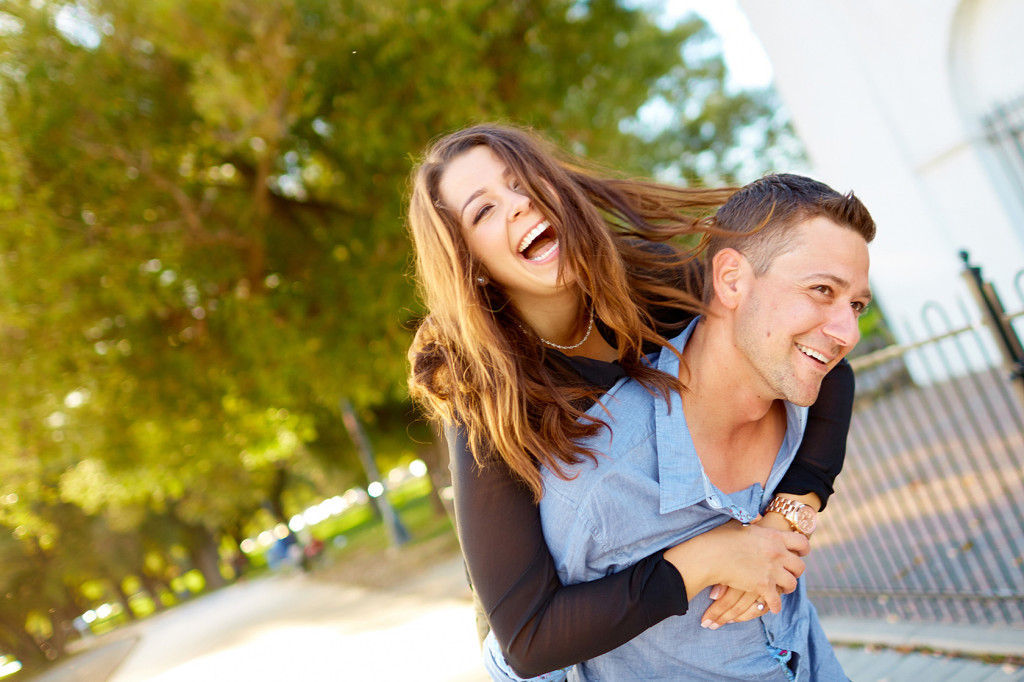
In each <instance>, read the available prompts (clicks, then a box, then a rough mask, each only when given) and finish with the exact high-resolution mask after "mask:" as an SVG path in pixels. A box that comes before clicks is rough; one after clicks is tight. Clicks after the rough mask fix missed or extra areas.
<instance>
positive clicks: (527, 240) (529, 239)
mask: <svg viewBox="0 0 1024 682" xmlns="http://www.w3.org/2000/svg"><path fill="white" fill-rule="evenodd" d="M549 227H551V223H549V222H548V221H546V220H542V221H541V222H540V224H539V225H537V227H535V228H533V229H532V230H530V231H529V232H527V233H526V236H525V237H523V241H521V242H519V253H522V252H523V251H526V249H527V247H528V246H530V244H532V243H533V240H534V239H536V238H537V237H539V236H540V235H541V233H543V232H544V230H546V229H548V228H549ZM549 253H550V251H549ZM545 255H546V254H545ZM530 260H538V259H537V258H531V259H530Z"/></svg>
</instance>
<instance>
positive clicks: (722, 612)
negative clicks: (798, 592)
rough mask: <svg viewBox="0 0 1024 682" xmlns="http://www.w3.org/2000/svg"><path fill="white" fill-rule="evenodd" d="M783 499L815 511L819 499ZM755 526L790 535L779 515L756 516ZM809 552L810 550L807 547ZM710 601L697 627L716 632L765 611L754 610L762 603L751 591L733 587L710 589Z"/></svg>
mask: <svg viewBox="0 0 1024 682" xmlns="http://www.w3.org/2000/svg"><path fill="white" fill-rule="evenodd" d="M786 497H790V498H792V499H795V500H797V501H799V502H803V503H805V504H810V505H812V506H813V507H814V508H815V509H817V508H818V507H819V506H820V504H821V501H820V500H819V498H818V496H817V495H815V494H813V493H811V494H809V495H803V496H798V495H786ZM754 523H756V524H758V525H759V526H762V527H765V528H773V529H775V530H778V531H782V532H791V528H790V525H789V522H788V521H787V520H786V519H785V518H783V516H782V515H781V514H776V513H770V514H768V515H767V516H759V517H758V518H757V519H756V520H755V521H754ZM808 551H810V547H809V546H808ZM801 556H806V554H802V555H801ZM794 587H795V585H794ZM780 589H781V588H780ZM780 593H782V594H786V593H787V592H786V591H784V590H782V591H781V592H780ZM711 598H712V599H713V600H715V603H714V604H712V605H711V606H709V607H708V609H707V611H705V612H704V616H703V618H701V621H700V624H701V627H706V628H710V629H712V630H717V629H718V628H719V627H721V626H722V625H725V624H727V623H742V622H744V621H748V620H753V619H754V618H760V617H761V616H763V615H764V611H765V608H766V606H764V605H762V606H761V608H760V609H759V608H757V607H758V605H759V604H763V603H762V602H761V600H760V599H759V597H758V595H756V594H754V593H751V592H745V591H743V590H739V589H736V588H734V587H729V586H727V585H715V586H713V587H712V588H711Z"/></svg>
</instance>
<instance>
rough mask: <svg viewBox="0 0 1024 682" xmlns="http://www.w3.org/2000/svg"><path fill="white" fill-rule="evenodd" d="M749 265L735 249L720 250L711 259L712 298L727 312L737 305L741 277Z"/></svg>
mask: <svg viewBox="0 0 1024 682" xmlns="http://www.w3.org/2000/svg"><path fill="white" fill-rule="evenodd" d="M749 269H750V264H749V263H748V262H747V259H746V258H745V257H744V256H743V254H742V253H740V252H739V251H737V250H736V249H722V250H721V251H719V252H718V253H716V254H715V257H714V258H712V259H711V283H712V285H713V286H714V290H715V296H714V298H715V299H716V300H717V301H718V302H719V303H721V304H722V305H723V306H725V307H726V308H727V309H729V310H734V309H735V308H736V306H737V305H739V301H740V295H741V293H742V290H743V288H742V284H743V276H744V274H745V272H746V271H747V270H749Z"/></svg>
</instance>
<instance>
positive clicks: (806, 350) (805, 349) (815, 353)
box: [796, 343, 828, 365]
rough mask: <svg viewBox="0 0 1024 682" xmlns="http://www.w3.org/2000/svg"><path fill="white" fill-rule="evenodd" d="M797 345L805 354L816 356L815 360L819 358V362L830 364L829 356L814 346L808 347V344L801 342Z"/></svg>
mask: <svg viewBox="0 0 1024 682" xmlns="http://www.w3.org/2000/svg"><path fill="white" fill-rule="evenodd" d="M796 347H797V349H798V350H799V351H800V352H801V353H803V354H804V355H807V356H810V357H812V358H814V359H815V360H817V361H818V362H823V363H825V364H826V365H827V364H828V358H826V357H825V356H824V355H822V354H821V353H819V352H818V351H816V350H814V349H813V348H808V347H807V346H801V345H800V344H799V343H798V344H796Z"/></svg>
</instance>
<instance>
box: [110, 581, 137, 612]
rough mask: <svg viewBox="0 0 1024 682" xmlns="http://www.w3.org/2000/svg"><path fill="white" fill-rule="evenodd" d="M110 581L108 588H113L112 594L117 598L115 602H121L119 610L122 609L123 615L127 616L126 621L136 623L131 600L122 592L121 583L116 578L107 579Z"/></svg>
mask: <svg viewBox="0 0 1024 682" xmlns="http://www.w3.org/2000/svg"><path fill="white" fill-rule="evenodd" d="M107 580H109V581H110V586H111V587H112V588H114V594H115V595H116V596H117V601H119V602H121V608H122V609H124V615H126V616H128V620H130V621H136V620H138V619H139V617H138V616H136V615H135V611H133V610H132V603H131V600H130V599H129V598H128V595H127V594H126V593H125V591H124V586H122V585H121V581H120V580H118V579H117V578H109V577H108V578H107Z"/></svg>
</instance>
